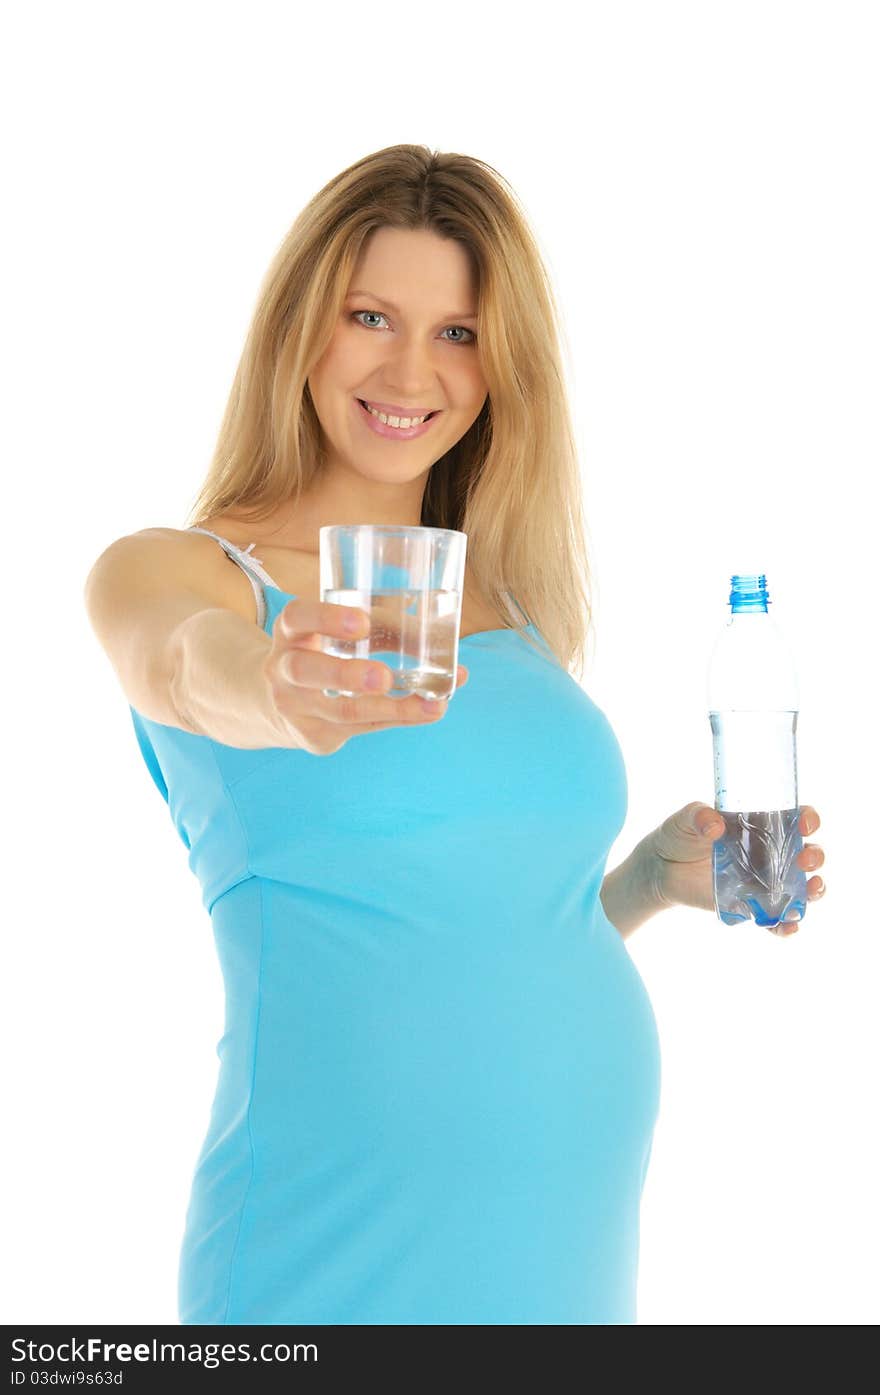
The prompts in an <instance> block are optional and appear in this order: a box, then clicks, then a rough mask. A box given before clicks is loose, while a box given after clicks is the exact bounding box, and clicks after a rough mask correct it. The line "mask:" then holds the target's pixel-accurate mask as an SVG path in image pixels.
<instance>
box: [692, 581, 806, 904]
mask: <svg viewBox="0 0 880 1395" xmlns="http://www.w3.org/2000/svg"><path fill="white" fill-rule="evenodd" d="M729 604H730V607H731V615H730V618H729V619H728V620H727V622H726V624H725V626H724V628H723V630H722V631H721V633H720V635H719V636H718V639H717V641H716V643H715V646H714V649H713V651H712V658H711V661H710V664H709V675H708V689H707V692H708V705H709V721H710V724H711V727H712V745H713V755H714V767H715V808H716V810H717V811H718V813H719V814H720V815H721V817H722V819H723V820H724V833H723V834H722V836H721V837H720V838H718V839H716V841H715V844H714V851H713V882H714V890H715V909H716V911H717V913H718V916H719V917H720V919H721V920H722V921H724V923H725V925H735V924H737V923H739V922H740V921H744V920H754V921H755V923H756V924H757V925H762V926H766V927H773V926H776V925H778V924H779V923H780V922H781V921H792V920H802V919H803V917H804V915H805V913H806V905H807V876H806V873H805V872H804V871H803V869H802V868H800V867H798V865H797V863H796V861H795V859H796V857H797V855H798V853H799V852H800V851H801V850H802V848H803V839H802V836H801V833H800V830H799V827H798V820H799V818H800V808H799V806H798V796H797V719H798V707H799V700H798V685H797V674H796V671H795V666H794V662H793V660H792V657H791V654H790V652H789V650H788V648H787V646H786V644H785V640H784V639H783V636H782V634H781V633H780V631H779V629H778V627H777V625H776V623H775V621H774V620H773V619H772V618H771V616H770V613H769V611H768V609H767V607H768V605H769V604H770V597H769V595H768V592H767V579H766V577H765V576H764V575H751V574H749V575H737V576H734V577H732V578H731V591H730V597H729Z"/></svg>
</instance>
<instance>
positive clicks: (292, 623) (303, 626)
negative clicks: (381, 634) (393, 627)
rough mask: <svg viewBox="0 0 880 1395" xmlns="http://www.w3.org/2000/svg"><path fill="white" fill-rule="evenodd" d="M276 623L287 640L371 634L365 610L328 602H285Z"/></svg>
mask: <svg viewBox="0 0 880 1395" xmlns="http://www.w3.org/2000/svg"><path fill="white" fill-rule="evenodd" d="M277 624H278V625H280V627H281V634H282V636H283V637H284V639H288V640H311V639H312V638H313V637H314V636H315V635H319V636H320V635H332V636H334V637H335V638H338V639H348V640H352V639H365V638H366V637H367V635H368V634H369V633H370V617H369V615H368V614H367V612H366V611H365V610H362V609H360V608H359V607H357V606H347V605H337V604H335V603H334V602H331V601H307V600H299V599H298V598H297V599H296V600H294V601H288V603H287V605H286V606H285V607H284V609H283V610H282V611H281V613H280V615H279V616H278V620H277ZM352 624H353V625H354V628H352V627H351V626H352Z"/></svg>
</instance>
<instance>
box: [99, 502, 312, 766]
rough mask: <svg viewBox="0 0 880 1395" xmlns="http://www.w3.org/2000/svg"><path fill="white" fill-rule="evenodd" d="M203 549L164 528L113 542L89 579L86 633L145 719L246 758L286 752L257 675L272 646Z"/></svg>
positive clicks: (212, 550) (211, 548) (214, 551)
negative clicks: (266, 750)
mask: <svg viewBox="0 0 880 1395" xmlns="http://www.w3.org/2000/svg"><path fill="white" fill-rule="evenodd" d="M205 543H206V544H208V546H207V547H206V546H203V545H202V543H201V540H198V541H195V540H194V539H193V536H192V535H191V534H189V535H188V534H186V533H183V532H179V531H176V530H174V529H171V528H146V529H144V530H143V531H142V532H139V533H132V534H129V535H127V536H126V537H122V538H119V539H117V541H116V542H113V543H111V544H110V546H109V547H108V548H106V549H105V551H104V552H102V553H101V556H100V557H99V558H98V559H97V561H96V562H95V564H94V566H93V567H92V569H91V571H90V572H89V575H88V578H87V580H86V585H85V602H86V608H87V610H88V614H89V619H90V621H91V623H92V628H93V629H94V631H95V633H96V634H97V636H98V639H99V641H100V642H101V645H102V646H103V648H104V650H105V651H106V653H107V656H108V658H109V659H110V662H111V664H112V665H113V667H114V669H115V670H116V674H117V677H118V678H119V681H120V683H121V684H122V688H123V691H124V692H125V695H126V697H127V698H128V700H129V702H130V703H131V705H132V707H134V708H135V709H136V710H137V711H139V712H141V713H143V715H144V716H145V717H149V718H150V719H151V720H152V721H154V722H161V723H163V724H164V725H165V726H173V727H179V728H180V729H181V730H183V731H188V732H192V733H193V734H195V735H199V736H210V737H213V739H214V740H215V741H221V742H224V743H225V744H227V745H230V746H239V747H242V748H243V749H246V750H252V749H255V748H259V747H263V746H278V745H290V744H291V741H290V736H289V733H287V734H285V735H284V736H282V734H281V726H280V724H279V720H278V712H277V710H276V707H275V703H274V700H273V698H272V693H271V690H270V688H269V685H268V684H267V682H266V677H265V674H264V671H263V668H264V664H265V660H266V658H267V656H268V654H269V652H270V650H271V648H272V640H271V638H270V637H269V635H267V634H266V633H265V632H264V631H263V630H261V629H260V628H259V627H258V626H257V625H256V624H255V623H254V622H253V621H250V620H247V619H246V618H245V617H244V616H243V615H242V614H240V613H238V612H237V611H236V609H235V608H234V607H235V606H237V605H239V604H240V602H239V600H238V598H237V595H236V593H235V592H234V591H233V590H232V589H231V578H230V576H229V574H228V573H227V571H225V570H224V568H223V563H224V562H226V555H225V553H223V552H222V550H221V549H220V548H218V547H217V546H216V544H215V543H214V542H213V541H212V540H211V539H207V538H206V539H205ZM218 559H219V560H218ZM227 566H228V563H227Z"/></svg>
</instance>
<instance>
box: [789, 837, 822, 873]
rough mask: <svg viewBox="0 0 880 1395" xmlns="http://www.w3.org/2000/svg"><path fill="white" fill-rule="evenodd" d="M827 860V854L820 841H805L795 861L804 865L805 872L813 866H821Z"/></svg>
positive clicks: (800, 865)
mask: <svg viewBox="0 0 880 1395" xmlns="http://www.w3.org/2000/svg"><path fill="white" fill-rule="evenodd" d="M824 861H825V854H824V852H823V851H822V849H821V848H820V847H819V844H818V843H804V846H803V847H802V848H801V850H800V852H799V853H798V855H797V857H796V858H795V862H796V863H797V865H798V866H799V867H802V868H803V870H804V871H805V872H807V871H809V870H810V869H811V868H813V867H821V866H822V864H823V863H824Z"/></svg>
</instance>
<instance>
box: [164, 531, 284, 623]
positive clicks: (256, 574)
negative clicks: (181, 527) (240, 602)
mask: <svg viewBox="0 0 880 1395" xmlns="http://www.w3.org/2000/svg"><path fill="white" fill-rule="evenodd" d="M186 531H187V532H188V533H205V534H207V536H208V537H209V538H214V539H216V541H217V542H218V543H219V544H220V546H221V547H222V548H223V551H224V552H225V553H226V555H227V556H228V557H231V558H232V560H233V562H237V563H238V565H239V566H240V567H241V569H242V571H243V572H244V573H245V574H246V576H247V577H248V579H249V581H250V583H251V586H252V587H253V591H254V596H255V597H256V602H257V624H258V625H259V627H260V629H262V628H263V626H264V624H265V623H266V597H265V595H264V593H263V588H262V586H261V585H260V581H264V582H265V583H266V585H267V586H275V582H274V581H273V580H272V578H271V576H269V573H268V572H267V571H266V570H265V568H264V567H263V564H262V562H260V561H258V559H257V558H256V557H251V556H250V555H249V554H250V552H251V549H252V548H253V547H255V546H256V544H255V543H251V545H250V547H245V548H241V547H236V545H235V543H231V542H230V541H229V539H228V538H221V536H220V534H219V533H212V532H211V531H210V529H209V528H196V527H192V528H187V530H186ZM258 578H259V580H258ZM277 589H278V588H277V587H276V590H277Z"/></svg>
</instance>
